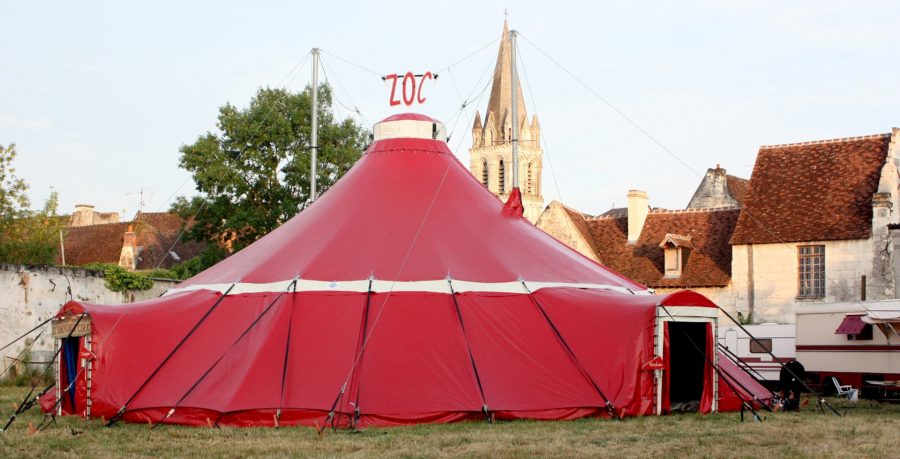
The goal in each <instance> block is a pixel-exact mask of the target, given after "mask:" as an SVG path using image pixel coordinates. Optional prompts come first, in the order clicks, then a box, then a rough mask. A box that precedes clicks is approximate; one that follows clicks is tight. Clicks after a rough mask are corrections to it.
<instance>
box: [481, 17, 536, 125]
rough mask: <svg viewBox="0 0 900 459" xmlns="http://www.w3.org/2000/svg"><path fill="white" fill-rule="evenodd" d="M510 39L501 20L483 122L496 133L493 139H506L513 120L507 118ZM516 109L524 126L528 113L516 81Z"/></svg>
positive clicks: (509, 90)
mask: <svg viewBox="0 0 900 459" xmlns="http://www.w3.org/2000/svg"><path fill="white" fill-rule="evenodd" d="M510 61H511V59H510V40H509V25H508V24H507V22H506V20H504V21H503V36H502V37H501V39H500V50H499V51H498V52H497V65H496V66H495V67H494V82H493V84H492V85H491V98H490V100H488V106H487V112H486V113H485V118H484V124H485V128H487V127H488V126H490V127H492V128H494V132H496V133H497V136H496V139H495V140H503V141H508V140H510V139H509V135H510V133H509V128H510V127H511V126H512V122H513V120H511V119H509V117H510V116H511V115H510V114H511V113H512V103H513V101H512V67H511V64H510ZM516 83H517V84H516V104H517V106H516V109H517V111H518V115H519V119H518V120H517V121H518V123H519V127H520V128H522V127H523V126H524V124H525V123H524V121H525V120H526V119H527V117H528V115H527V112H526V111H525V98H524V97H522V85H521V84H519V82H518V81H517V82H516Z"/></svg>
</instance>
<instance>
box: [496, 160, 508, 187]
mask: <svg viewBox="0 0 900 459" xmlns="http://www.w3.org/2000/svg"><path fill="white" fill-rule="evenodd" d="M497 174H498V176H497V178H498V179H499V180H500V187H499V188H498V189H499V190H500V194H506V166H504V165H503V160H502V159H501V160H500V168H499V170H498V171H497Z"/></svg>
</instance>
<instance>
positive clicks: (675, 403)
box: [653, 305, 719, 415]
mask: <svg viewBox="0 0 900 459" xmlns="http://www.w3.org/2000/svg"><path fill="white" fill-rule="evenodd" d="M718 313H719V311H718V309H717V308H713V307H708V306H682V305H677V306H675V305H672V306H669V305H659V306H658V307H657V312H656V327H655V333H654V334H655V338H654V341H655V355H654V358H656V359H658V360H659V362H660V364H659V366H658V367H653V370H654V373H653V376H654V379H655V383H656V384H655V387H656V391H655V394H654V395H655V409H654V411H655V412H656V414H658V415H661V414H666V413H671V412H679V411H681V412H684V411H695V412H696V411H699V412H701V413H714V412H716V411H718V410H719V403H718V399H719V388H718V383H719V378H718V373H717V365H718V364H717V363H716V362H717V360H718V355H717V354H716V350H715V343H716V339H717V338H716V332H717V330H718V327H717V324H718Z"/></svg>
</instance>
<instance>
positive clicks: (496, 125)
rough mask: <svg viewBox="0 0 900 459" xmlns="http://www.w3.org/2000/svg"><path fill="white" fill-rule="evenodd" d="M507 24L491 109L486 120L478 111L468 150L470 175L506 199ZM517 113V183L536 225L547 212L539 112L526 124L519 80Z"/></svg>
mask: <svg viewBox="0 0 900 459" xmlns="http://www.w3.org/2000/svg"><path fill="white" fill-rule="evenodd" d="M510 57H511V56H510V40H509V25H508V24H507V22H506V21H503V37H502V38H501V40H500V49H499V51H498V52H497V64H496V65H495V66H494V80H493V85H492V87H491V97H490V99H489V100H488V106H487V111H486V112H485V115H484V117H483V118H482V116H481V113H480V112H475V122H474V123H473V125H472V148H471V149H469V157H470V158H469V159H470V165H469V168H470V170H471V171H472V174H473V175H475V177H476V178H477V179H478V180H479V181H480V182H481V183H483V184H484V186H485V187H486V188H487V189H488V190H490V191H491V192H492V193H494V194H495V195H496V196H497V197H498V198H500V199H501V200H502V201H504V202H505V201H506V200H507V198H508V197H509V191H511V190H512V183H511V180H510V177H512V170H511V168H512V164H513V161H512V142H511V136H512V132H511V131H512V123H513V120H512V119H510V118H511V117H512V104H513V94H512V75H513V72H512V67H511V59H510ZM515 103H516V111H517V112H518V113H517V115H518V118H519V119H518V120H516V121H517V122H518V123H519V139H518V140H519V142H518V144H519V145H518V147H519V160H518V163H519V184H520V188H521V191H522V204H523V206H524V207H525V217H526V218H528V219H529V220H531V222H532V223H534V222H535V221H537V218H538V216H539V215H540V214H541V212H542V211H543V210H544V197H543V194H542V192H541V188H542V184H543V181H542V180H541V172H542V171H543V152H542V151H541V144H540V138H541V137H540V136H541V127H540V124H539V123H538V120H537V116H536V115H535V116H533V117H532V118H531V122H530V123H529V122H528V115H527V112H526V110H525V98H524V97H522V85H521V84H520V82H518V81H517V82H516V97H515Z"/></svg>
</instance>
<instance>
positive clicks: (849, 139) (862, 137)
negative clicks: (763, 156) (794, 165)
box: [759, 132, 891, 150]
mask: <svg viewBox="0 0 900 459" xmlns="http://www.w3.org/2000/svg"><path fill="white" fill-rule="evenodd" d="M890 137H891V133H890V132H888V133H885V134H871V135H858V136H855V137H840V138H836V139H823V140H808V141H805V142H795V143H779V144H774V145H762V146H760V147H759V149H760V150H762V149H766V148H784V147H799V146H803V145H821V144H828V143H841V142H852V141H856V140H871V139H881V138H890Z"/></svg>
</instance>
